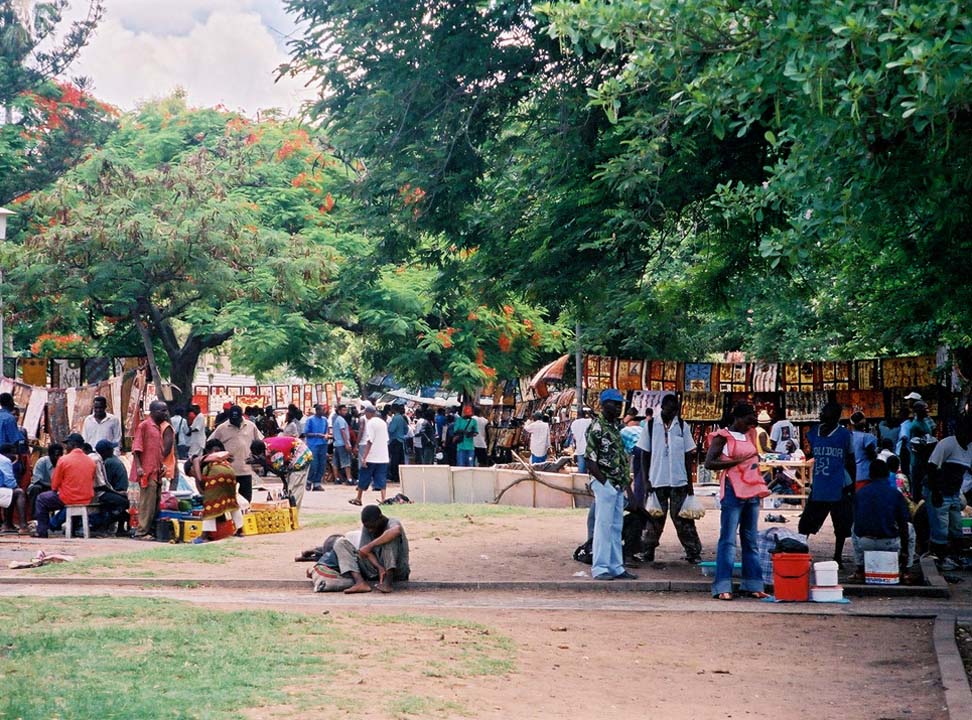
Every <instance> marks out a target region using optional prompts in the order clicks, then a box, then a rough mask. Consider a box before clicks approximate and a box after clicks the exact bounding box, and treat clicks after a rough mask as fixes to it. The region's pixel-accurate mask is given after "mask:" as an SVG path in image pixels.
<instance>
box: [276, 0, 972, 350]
mask: <svg viewBox="0 0 972 720" xmlns="http://www.w3.org/2000/svg"><path fill="white" fill-rule="evenodd" d="M288 7H289V8H290V10H291V11H293V12H294V13H296V14H297V16H298V17H299V19H301V20H302V21H303V22H304V25H303V27H305V28H306V32H305V34H304V36H303V38H300V39H298V40H296V41H295V42H294V43H293V45H292V54H293V62H292V63H291V64H289V65H288V66H287V67H285V68H284V69H283V70H284V71H291V72H309V73H312V76H313V79H314V80H315V81H316V82H317V83H318V84H319V86H320V88H321V93H320V99H319V101H318V102H317V103H315V104H314V105H313V106H312V108H311V111H312V113H313V115H314V117H316V118H317V119H318V120H319V121H320V122H321V123H322V125H323V126H324V127H325V128H327V129H328V131H329V132H330V133H331V136H332V137H333V138H334V141H335V144H336V146H337V147H338V152H344V153H347V154H348V155H349V156H354V157H357V158H360V159H361V160H362V161H363V163H364V167H366V168H367V178H366V181H365V182H363V183H361V184H359V185H358V186H357V187H356V188H355V190H356V197H358V198H360V199H361V201H362V202H363V203H364V204H365V205H366V206H367V207H369V208H370V209H371V210H373V211H374V215H375V223H374V225H373V227H374V228H375V229H376V231H377V232H378V233H379V234H380V236H381V237H382V238H383V240H384V242H385V243H386V244H387V245H388V248H389V251H394V252H407V251H410V250H411V249H413V248H414V247H415V242H414V240H415V238H416V235H414V234H409V233H408V232H407V231H406V229H407V228H411V227H415V228H419V229H420V230H422V231H423V232H425V233H428V234H432V235H436V236H440V237H443V238H446V239H447V241H446V242H445V243H442V244H441V245H440V246H444V247H456V248H459V249H464V250H467V251H475V256H474V260H473V266H474V267H475V268H476V273H478V274H479V276H481V277H484V278H488V279H489V283H490V284H491V285H494V286H495V285H502V286H503V287H504V288H505V289H507V290H509V291H512V292H515V293H519V294H521V295H522V296H523V297H524V298H525V299H527V300H529V301H530V302H534V303H537V304H539V305H541V306H543V307H546V309H547V310H548V311H549V312H550V313H551V314H552V315H551V316H552V317H553V318H561V319H566V318H570V319H573V318H577V319H579V320H582V321H583V324H584V327H585V331H584V343H585V345H586V346H587V347H589V348H591V349H594V350H605V351H612V352H626V353H631V354H641V355H648V356H655V357H658V356H668V357H686V358H687V357H693V356H694V357H699V356H701V355H704V354H706V353H707V352H712V351H719V350H729V349H744V350H749V351H751V352H753V353H755V354H758V355H760V356H762V357H765V358H768V359H774V358H779V359H789V358H813V357H821V356H829V357H835V356H845V355H853V354H857V353H875V352H882V353H893V352H907V351H916V350H920V351H923V350H928V349H929V348H932V347H934V346H936V345H937V344H939V343H940V342H943V341H945V342H951V343H954V344H967V343H968V334H967V331H966V330H965V328H967V326H968V324H969V323H968V322H966V321H965V320H966V319H967V318H968V309H967V308H968V307H969V304H968V298H967V297H966V292H967V291H966V289H965V284H964V283H963V281H962V280H963V278H964V275H965V274H966V272H965V271H966V268H967V267H968V257H969V253H968V250H969V248H968V247H967V242H968V241H967V239H966V237H965V234H964V233H963V232H962V230H963V228H964V225H965V224H966V221H967V216H968V211H969V203H968V189H969V180H970V178H969V173H968V160H967V158H968V155H969V153H968V141H969V126H968V116H969V111H968V107H969V105H968V103H969V82H970V81H969V80H968V77H969V74H968V72H967V69H968V66H969V57H970V52H972V50H970V48H972V44H970V43H969V41H968V40H969V32H970V27H972V21H970V17H969V13H968V11H967V10H965V9H963V8H962V7H960V6H959V5H958V4H954V3H953V4H946V3H933V2H925V3H923V2H918V3H910V4H908V5H907V6H898V5H895V6H894V7H893V8H888V7H886V4H885V3H880V2H877V1H876V0H844V1H839V2H824V1H823V0H790V1H787V2H780V1H779V0H752V1H744V2H735V1H734V2H721V1H718V0H717V1H716V2H708V1H707V0H690V1H688V2H685V1H684V0H617V1H615V2H610V3H594V2H553V3H544V4H541V5H538V6H536V7H533V6H531V4H529V3H522V2H516V1H515V0H506V1H504V0H499V1H497V2H492V3H489V4H488V5H484V4H467V3H441V2H435V1H433V0H429V1H428V2H420V3H407V4H402V3H383V4H379V5H376V4H374V3H368V2H363V0H345V1H343V2H329V3H315V2H310V0H289V2H288ZM406 183H410V184H411V186H416V185H417V186H420V187H421V188H422V189H423V191H424V194H423V196H422V198H421V202H420V207H419V208H418V209H417V210H416V211H415V212H414V213H413V216H412V217H409V218H401V216H396V215H395V213H389V212H388V209H389V208H390V207H393V206H394V197H395V193H396V192H398V191H399V190H400V189H401V188H402V187H403V186H404V185H405V184H406ZM403 219H407V223H405V222H401V221H402V220H403ZM917 268H920V270H918V269H917Z"/></svg>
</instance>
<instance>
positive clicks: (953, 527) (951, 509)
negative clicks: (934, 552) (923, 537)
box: [922, 487, 962, 545]
mask: <svg viewBox="0 0 972 720" xmlns="http://www.w3.org/2000/svg"><path fill="white" fill-rule="evenodd" d="M922 495H923V496H924V498H925V508H926V509H927V510H928V530H929V535H930V538H929V539H930V540H931V542H933V543H934V544H935V545H948V541H949V539H961V537H962V496H961V494H959V493H955V494H954V495H945V496H944V497H943V499H942V506H941V507H935V506H934V505H932V491H931V490H930V489H929V488H927V487H926V488H925V489H924V490H922Z"/></svg>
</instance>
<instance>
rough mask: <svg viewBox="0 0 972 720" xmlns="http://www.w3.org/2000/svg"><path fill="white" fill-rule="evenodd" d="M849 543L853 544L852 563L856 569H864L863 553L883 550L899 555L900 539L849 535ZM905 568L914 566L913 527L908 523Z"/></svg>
mask: <svg viewBox="0 0 972 720" xmlns="http://www.w3.org/2000/svg"><path fill="white" fill-rule="evenodd" d="M851 542H852V543H853V544H854V562H856V563H857V567H859V568H862V567H864V553H866V552H868V551H869V550H883V551H884V552H896V553H898V554H899V555H900V554H901V538H869V537H857V535H851ZM907 563H908V564H907V566H906V567H911V566H912V565H914V564H915V526H914V525H912V524H911V523H908V560H907Z"/></svg>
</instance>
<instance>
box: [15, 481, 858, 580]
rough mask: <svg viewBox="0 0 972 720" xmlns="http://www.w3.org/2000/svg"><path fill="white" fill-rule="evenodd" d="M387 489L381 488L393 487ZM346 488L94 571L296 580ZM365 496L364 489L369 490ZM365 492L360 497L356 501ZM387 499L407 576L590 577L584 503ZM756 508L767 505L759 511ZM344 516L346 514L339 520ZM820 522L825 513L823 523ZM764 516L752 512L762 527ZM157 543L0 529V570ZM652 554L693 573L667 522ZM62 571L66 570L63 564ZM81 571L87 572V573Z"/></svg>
mask: <svg viewBox="0 0 972 720" xmlns="http://www.w3.org/2000/svg"><path fill="white" fill-rule="evenodd" d="M394 492H395V491H394V490H392V491H391V492H390V493H389V494H394ZM353 495H354V491H353V490H352V489H350V488H346V487H332V486H329V487H327V489H326V491H325V492H320V493H307V494H306V496H305V500H304V507H303V509H302V513H301V521H302V524H303V525H304V526H305V529H301V530H298V531H295V532H289V533H282V534H276V535H260V536H255V537H247V538H241V539H231V540H227V541H222V542H223V543H225V544H226V546H227V547H228V548H230V549H232V551H233V553H234V556H233V557H232V558H231V559H229V560H228V561H227V562H224V563H212V562H209V563H196V562H194V561H193V552H192V550H193V548H192V546H185V550H186V553H185V561H184V562H180V563H179V564H178V565H174V564H172V563H166V564H155V563H151V562H145V563H141V564H139V566H138V567H137V568H133V567H130V566H126V565H121V566H118V567H114V568H104V569H99V570H98V571H97V573H96V574H97V575H100V576H106V577H117V576H125V575H140V576H157V577H182V578H186V579H188V580H193V579H201V578H218V579H224V578H246V577H258V578H266V579H297V578H302V577H303V573H304V571H305V569H306V565H304V564H298V563H294V562H293V558H294V557H295V556H296V555H298V554H299V553H300V551H301V550H303V549H305V548H310V547H313V546H315V545H319V544H320V543H321V542H322V541H323V539H324V538H325V537H326V536H327V535H329V534H331V533H334V532H339V533H343V532H347V531H349V530H352V529H354V528H355V527H357V526H359V522H358V519H357V518H358V512H359V508H356V507H354V506H351V505H349V504H348V499H350V498H351V497H353ZM369 495H370V493H369ZM369 500H373V499H372V498H369V496H368V495H366V496H365V502H366V503H367V502H368V501H369ZM414 507H418V506H408V507H405V508H402V507H401V506H392V507H389V508H386V509H385V513H386V514H387V515H390V516H395V515H396V513H397V514H400V515H401V516H402V518H403V522H404V524H405V527H406V531H407V533H408V537H409V543H410V548H411V564H412V579H413V580H439V581H497V580H523V581H539V580H544V581H578V582H581V581H590V580H589V569H590V568H589V566H585V565H581V564H579V563H577V562H575V561H574V560H573V559H572V557H571V556H572V553H573V551H574V548H576V547H577V545H579V544H580V543H581V542H583V541H584V539H585V537H586V532H587V530H586V513H587V511H586V510H546V511H540V512H531V511H528V510H526V511H524V512H523V513H522V514H515V515H502V516H491V515H490V514H489V512H488V506H484V509H483V512H482V513H479V512H477V508H476V507H472V508H470V510H469V512H468V513H464V514H463V515H461V516H458V517H456V516H455V515H454V514H453V515H452V516H451V517H449V518H447V519H442V520H439V519H436V514H435V509H434V508H437V507H442V508H443V514H445V513H446V508H447V507H448V506H423V507H424V508H425V509H426V511H425V514H424V516H423V519H422V520H421V521H410V520H408V513H409V509H410V508H414ZM761 515H763V516H765V515H766V512H763V513H761ZM785 516H786V517H787V518H788V520H789V522H788V523H787V524H786V525H784V527H787V528H792V529H794V530H795V529H796V522H797V513H795V512H788V513H785ZM345 518H346V519H345ZM828 522H829V521H828ZM765 526H767V524H765V523H763V522H762V520H761V527H765ZM698 528H699V534H700V536H701V538H702V543H703V560H715V546H716V540H717V539H718V535H719V514H718V511H717V510H711V511H709V512H708V513H707V514H706V516H705V517H704V518H703V519H701V520H700V521H698ZM157 546H158V545H157V544H149V543H138V542H134V541H132V540H128V539H115V538H103V539H97V540H91V541H78V540H69V541H65V540H64V538H63V537H60V536H57V535H54V536H52V537H51V538H49V539H47V540H40V539H30V538H26V539H23V538H19V537H17V536H2V537H0V577H4V576H11V575H18V576H22V575H24V574H29V573H30V572H31V571H30V570H9V569H8V568H7V563H8V562H9V561H10V560H23V559H28V558H30V557H32V556H33V555H34V554H35V553H36V552H37V551H38V550H40V549H43V550H44V551H45V552H48V553H52V552H63V553H70V554H73V555H75V556H76V557H77V558H79V559H81V558H90V557H97V556H99V555H115V554H118V553H129V552H140V551H144V550H146V549H147V548H150V547H157ZM811 550H812V552H813V553H814V555H815V557H816V558H818V559H829V558H830V557H831V556H832V554H833V534H832V531H831V529H830V526H829V524H828V525H825V526H824V528H823V529H822V530H821V532H820V534H819V535H816V536H814V537H813V538H812V539H811ZM844 557H845V561H846V564H847V566H848V568H851V566H852V564H853V560H852V551H851V547H850V543H849V542H848V543H847V546H846V547H845V549H844ZM656 560H657V562H656V563H654V564H652V565H649V566H645V567H641V568H634V572H636V573H637V574H638V575H639V577H640V578H642V579H645V580H651V579H657V580H674V579H679V580H682V579H699V578H701V577H702V573H701V571H700V570H699V569H698V568H696V567H691V566H689V565H688V564H687V563H685V561H684V554H683V552H682V549H681V546H680V545H679V543H678V539H677V537H676V536H675V532H674V529H673V528H672V527H671V523H670V522H669V524H668V527H667V528H666V530H665V533H664V536H663V538H662V543H661V546H660V547H659V548H658V551H657V553H656ZM65 572H69V570H68V569H67V566H65ZM88 574H90V573H88Z"/></svg>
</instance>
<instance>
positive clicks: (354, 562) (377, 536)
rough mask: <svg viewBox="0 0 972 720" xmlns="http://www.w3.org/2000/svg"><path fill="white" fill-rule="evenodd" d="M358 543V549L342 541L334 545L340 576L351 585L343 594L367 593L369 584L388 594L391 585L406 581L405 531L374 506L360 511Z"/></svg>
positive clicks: (406, 554)
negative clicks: (373, 582)
mask: <svg viewBox="0 0 972 720" xmlns="http://www.w3.org/2000/svg"><path fill="white" fill-rule="evenodd" d="M361 525H362V528H361V539H360V540H359V546H358V547H357V548H355V546H354V544H353V543H352V542H351V541H350V540H348V539H347V538H346V537H342V538H340V539H339V540H337V541H336V542H335V543H334V554H335V555H336V556H337V561H338V565H339V568H338V569H339V570H340V571H341V574H342V575H345V576H347V575H350V576H351V578H352V579H353V580H354V585H352V586H351V587H349V588H348V589H347V590H345V591H344V592H346V593H348V594H352V593H366V592H371V585H370V584H369V583H368V581H369V580H377V581H378V585H377V587H378V589H379V590H380V591H381V592H384V593H390V592H391V591H392V583H393V582H395V581H398V582H402V581H405V580H408V575H409V567H408V538H406V537H405V528H403V527H402V524H401V522H399V521H398V520H396V519H395V518H389V517H385V516H384V515H383V514H382V512H381V508H379V507H378V506H377V505H368V506H366V507H365V508H364V509H362V510H361Z"/></svg>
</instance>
